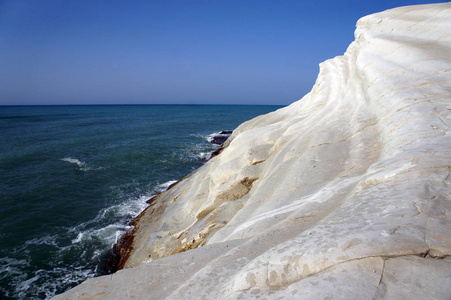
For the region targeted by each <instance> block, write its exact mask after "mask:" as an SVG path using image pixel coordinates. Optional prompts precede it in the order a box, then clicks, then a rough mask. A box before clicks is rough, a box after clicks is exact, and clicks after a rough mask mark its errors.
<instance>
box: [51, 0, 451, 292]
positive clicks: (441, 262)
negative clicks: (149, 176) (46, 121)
mask: <svg viewBox="0 0 451 300" xmlns="http://www.w3.org/2000/svg"><path fill="white" fill-rule="evenodd" d="M355 36H356V40H355V42H353V43H352V44H351V45H350V46H349V48H348V50H347V51H346V53H345V54H344V55H343V56H339V57H336V58H334V59H331V60H328V61H326V62H324V63H322V64H321V71H320V74H319V76H318V79H317V81H316V83H315V85H314V87H313V89H312V91H311V92H310V93H309V94H307V95H306V96H305V97H304V98H303V99H301V100H299V101H297V102H295V103H293V104H292V105H290V106H288V107H285V108H283V109H280V110H278V111H276V112H273V113H270V114H268V115H264V116H260V117H257V118H255V119H253V120H251V121H248V122H246V123H244V124H242V125H241V126H240V127H238V128H237V129H236V130H235V131H234V133H233V135H232V137H231V138H230V139H229V141H228V142H227V144H228V146H227V148H226V149H225V150H224V151H223V152H222V154H220V155H219V156H217V157H215V158H213V159H212V160H210V161H209V162H208V163H207V164H205V165H204V166H203V167H201V168H200V169H199V170H197V171H196V172H194V173H193V174H191V175H190V176H189V177H187V178H185V179H184V180H182V181H181V182H179V183H178V184H177V185H175V186H174V187H173V188H172V189H170V190H168V191H166V192H165V193H163V194H161V195H160V196H159V197H158V198H157V199H156V200H155V202H154V203H153V204H152V205H151V206H150V207H149V208H148V209H147V210H146V212H145V213H144V214H143V215H142V216H141V218H140V220H139V221H138V224H137V230H136V232H135V242H134V245H133V246H134V250H133V252H132V253H131V256H130V258H129V259H128V261H127V264H126V267H127V269H124V270H121V271H119V272H117V273H116V274H114V275H110V276H104V277H99V278H94V279H91V280H88V281H87V282H85V283H83V284H81V285H80V286H78V287H76V288H74V289H72V290H70V291H69V292H67V293H65V294H62V295H60V296H57V297H56V298H55V299H78V298H82V299H84V298H88V299H91V298H90V297H92V298H93V299H131V298H132V297H135V298H137V299H243V298H252V299H255V298H259V297H262V298H265V297H268V298H272V299H275V298H284V299H289V298H296V299H342V298H345V299H450V298H451V258H450V256H449V255H450V254H451V220H450V211H451V196H450V195H451V193H450V191H451V188H450V187H451V186H450V185H451V176H450V170H451V134H450V125H451V3H444V4H434V5H423V6H410V7H402V8H396V9H392V10H388V11H385V12H382V13H377V14H373V15H370V16H367V17H364V18H362V19H361V20H359V22H358V24H357V30H356V32H355ZM187 250H189V251H187Z"/></svg>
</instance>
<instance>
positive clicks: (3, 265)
mask: <svg viewBox="0 0 451 300" xmlns="http://www.w3.org/2000/svg"><path fill="white" fill-rule="evenodd" d="M73 163H75V162H73ZM175 182H177V181H175V180H171V181H167V182H164V183H161V184H158V185H156V186H154V187H153V188H151V189H150V190H149V191H148V192H146V193H143V194H142V195H140V196H135V197H129V198H128V199H126V200H125V201H124V202H122V203H119V204H115V205H111V206H109V207H106V208H104V209H102V210H101V211H99V213H98V214H97V215H96V217H95V218H93V219H91V220H88V221H86V222H84V223H81V224H79V225H77V226H74V227H70V228H61V230H59V231H58V232H57V233H55V234H47V235H44V236H41V237H38V238H33V239H30V240H28V241H26V242H25V243H24V244H23V245H22V246H19V247H17V248H16V249H15V251H14V254H18V253H22V257H24V259H14V258H8V257H5V258H0V280H5V281H6V282H8V285H9V286H10V287H12V290H14V292H13V293H14V294H13V295H12V292H11V290H10V291H6V290H3V289H2V290H0V297H1V296H4V297H8V298H10V297H14V298H17V299H30V297H35V298H39V299H48V298H51V297H53V296H55V295H56V294H58V293H61V292H63V291H65V290H67V289H69V288H72V287H74V286H76V285H78V284H80V283H81V282H83V281H85V280H87V279H89V278H92V277H95V276H98V275H103V274H105V270H106V269H105V268H106V267H107V266H104V264H105V259H106V257H107V255H108V253H109V252H110V251H112V248H113V246H114V245H115V244H116V243H117V241H118V240H119V238H120V237H121V236H122V235H123V234H124V233H125V232H127V231H128V230H130V229H131V226H129V225H128V223H129V222H130V221H131V220H132V219H133V218H134V217H136V216H137V215H138V214H139V213H140V212H141V211H143V210H144V209H145V208H146V207H147V206H148V203H147V200H149V199H150V198H151V197H153V196H155V195H156V194H158V193H160V192H163V191H165V190H166V189H167V188H168V187H169V186H170V185H172V184H174V183H175ZM43 245H45V246H46V247H48V249H49V250H48V251H49V252H48V261H45V262H44V264H47V265H48V266H49V268H41V269H38V270H36V271H34V272H33V273H32V275H31V274H29V273H27V271H26V269H27V268H29V267H30V261H31V260H32V259H34V258H30V257H28V256H27V253H29V250H30V249H32V248H33V247H36V246H39V247H42V246H43ZM74 255H76V256H77V260H76V262H75V263H72V264H70V265H65V264H64V261H65V260H66V261H67V260H68V259H69V258H70V257H73V256H74ZM102 265H103V266H102ZM99 268H100V269H99ZM101 268H104V269H101Z"/></svg>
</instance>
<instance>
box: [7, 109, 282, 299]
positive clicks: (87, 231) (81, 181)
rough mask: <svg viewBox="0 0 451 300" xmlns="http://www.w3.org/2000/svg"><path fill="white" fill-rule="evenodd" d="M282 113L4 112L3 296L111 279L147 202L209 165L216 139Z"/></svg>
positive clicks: (50, 292) (42, 294)
mask: <svg viewBox="0 0 451 300" xmlns="http://www.w3.org/2000/svg"><path fill="white" fill-rule="evenodd" d="M277 108H279V107H277V106H153V105H149V106H28V107H26V106H25V107H4V106H3V107H1V106H0V220H1V222H0V298H1V299H46V298H49V297H52V296H54V295H55V294H58V293H61V292H63V291H65V290H67V289H69V288H71V287H73V286H75V285H77V284H79V283H81V282H82V281H84V280H86V279H87V278H90V277H94V276H98V275H102V274H105V273H107V272H108V269H107V268H106V266H105V260H106V257H107V255H108V253H109V251H111V249H112V246H113V245H114V244H115V242H116V241H117V239H118V237H119V236H120V235H121V234H123V233H124V232H125V231H126V230H127V229H129V227H128V225H127V224H128V222H129V221H130V220H131V219H132V218H133V217H135V216H136V215H137V214H138V213H139V212H140V211H142V210H143V209H144V208H145V207H146V200H148V199H149V198H150V197H152V196H153V195H155V194H157V193H158V192H161V191H163V190H165V189H166V188H167V187H168V186H169V184H171V183H172V182H174V181H176V180H178V179H181V178H182V177H183V176H185V175H187V174H189V173H190V172H192V171H193V170H195V169H196V168H198V167H199V166H201V165H202V164H203V163H205V157H206V156H207V154H208V153H210V152H211V151H213V150H215V147H217V146H214V145H212V144H210V143H208V142H207V137H208V136H209V135H210V134H211V133H213V132H217V131H220V130H226V129H234V128H236V127H237V126H238V125H239V124H240V123H242V122H244V121H246V120H248V119H251V118H253V117H255V116H257V115H260V114H264V113H267V112H270V111H273V110H276V109H277Z"/></svg>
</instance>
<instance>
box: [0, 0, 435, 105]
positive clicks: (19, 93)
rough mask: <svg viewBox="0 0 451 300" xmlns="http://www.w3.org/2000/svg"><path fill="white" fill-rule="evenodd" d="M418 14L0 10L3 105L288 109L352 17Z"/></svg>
mask: <svg viewBox="0 0 451 300" xmlns="http://www.w3.org/2000/svg"><path fill="white" fill-rule="evenodd" d="M434 2H437V1H434ZM423 3H428V1H408V0H406V1H397V0H391V1H385V0H369V1H362V0H355V1H354V0H349V1H346V0H336V1H332V0H331V1H326V0H311V1H300V0H299V1H289V0H286V1H279V0H271V1H269V0H240V1H237V0H222V1H220V0H210V1H202V0H183V1H181V0H162V1H133V0H128V1H126V0H123V1H115V0H109V1H101V0H66V1H61V0H0V105H23V104H25V105H28V104H276V105H285V104H289V103H292V102H293V101H296V100H298V99H300V98H302V96H304V95H305V94H306V93H308V92H309V91H310V89H311V88H312V86H313V84H314V82H315V79H316V77H317V74H318V71H319V68H318V64H319V63H320V62H322V61H324V60H326V59H329V58H333V57H335V56H337V55H342V54H343V53H344V52H345V51H346V48H347V46H348V45H349V44H350V43H351V42H352V41H353V39H354V29H355V24H356V22H357V20H358V19H359V18H360V17H362V16H364V15H367V14H371V13H375V12H379V11H382V10H385V9H389V8H393V7H397V6H404V5H413V4H423ZM429 3H430V2H429Z"/></svg>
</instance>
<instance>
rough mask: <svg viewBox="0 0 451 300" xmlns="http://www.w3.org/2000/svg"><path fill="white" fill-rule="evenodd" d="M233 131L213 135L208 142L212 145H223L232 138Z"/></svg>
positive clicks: (223, 131)
mask: <svg viewBox="0 0 451 300" xmlns="http://www.w3.org/2000/svg"><path fill="white" fill-rule="evenodd" d="M232 132H233V130H222V131H219V132H215V133H212V134H211V135H210V136H209V137H208V141H209V142H210V143H212V144H216V145H222V144H224V142H225V141H226V140H227V139H228V138H229V137H230V135H231V134H232Z"/></svg>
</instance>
